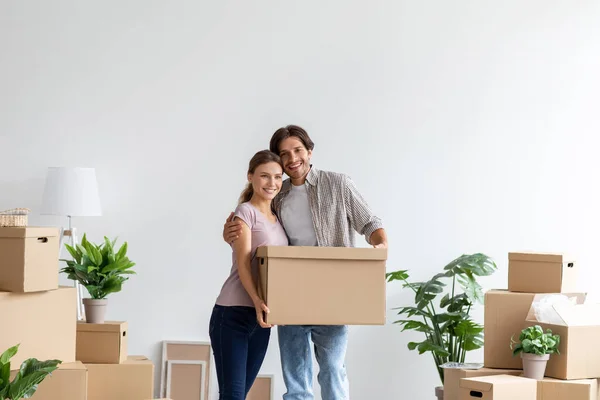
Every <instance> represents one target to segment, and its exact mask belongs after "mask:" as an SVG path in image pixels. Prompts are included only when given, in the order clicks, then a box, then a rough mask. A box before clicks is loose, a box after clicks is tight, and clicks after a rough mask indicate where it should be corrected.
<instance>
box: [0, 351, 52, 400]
mask: <svg viewBox="0 0 600 400" xmlns="http://www.w3.org/2000/svg"><path fill="white" fill-rule="evenodd" d="M18 351H19V345H18V344H17V345H16V346H13V347H11V348H9V349H8V350H6V351H5V352H4V353H2V355H0V400H20V399H28V398H30V397H31V396H33V394H34V393H35V392H36V390H37V388H38V385H39V384H40V383H42V381H43V380H44V379H45V378H46V376H48V375H52V372H53V371H54V370H55V369H56V368H58V364H60V363H61V362H62V361H60V360H46V361H39V360H37V359H35V358H29V359H27V360H25V361H23V363H22V364H21V368H20V369H19V372H17V374H16V375H15V377H14V379H13V380H12V381H11V380H10V370H11V368H10V359H11V358H13V357H14V356H15V354H17V352H18Z"/></svg>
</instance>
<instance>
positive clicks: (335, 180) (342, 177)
mask: <svg viewBox="0 0 600 400" xmlns="http://www.w3.org/2000/svg"><path fill="white" fill-rule="evenodd" d="M317 175H318V179H319V181H320V182H321V181H323V182H324V183H329V184H338V185H341V184H345V183H346V182H347V180H348V179H349V176H348V174H345V173H343V172H336V171H323V170H318V171H317Z"/></svg>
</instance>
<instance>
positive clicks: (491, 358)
mask: <svg viewBox="0 0 600 400" xmlns="http://www.w3.org/2000/svg"><path fill="white" fill-rule="evenodd" d="M534 296H535V294H533V293H513V292H508V291H506V290H489V291H487V292H486V293H485V302H484V315H483V321H484V322H483V336H484V338H485V345H484V346H483V364H484V366H485V367H488V368H507V369H521V368H522V367H523V363H522V361H521V359H520V358H519V357H513V355H512V350H511V349H510V339H511V337H512V336H513V335H514V337H515V340H516V339H518V338H519V334H520V332H521V330H522V329H523V328H524V322H525V319H526V318H527V313H528V312H529V309H530V308H531V302H532V301H533V297H534Z"/></svg>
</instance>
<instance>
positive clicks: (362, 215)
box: [344, 175, 388, 247]
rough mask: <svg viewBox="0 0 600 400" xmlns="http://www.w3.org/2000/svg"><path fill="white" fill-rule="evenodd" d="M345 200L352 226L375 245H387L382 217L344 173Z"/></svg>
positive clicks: (368, 241)
mask: <svg viewBox="0 0 600 400" xmlns="http://www.w3.org/2000/svg"><path fill="white" fill-rule="evenodd" d="M344 200H345V202H346V212H347V214H348V219H349V220H350V224H351V225H352V228H354V230H356V231H357V232H358V233H360V234H361V235H364V237H365V239H366V240H367V243H369V244H370V245H372V246H373V247H387V244H388V243H387V235H386V233H385V229H383V222H382V221H381V218H379V217H377V216H376V215H375V214H374V213H373V211H372V210H371V208H370V207H369V204H368V203H367V201H366V200H365V198H364V197H363V196H362V195H361V194H360V192H359V191H358V189H357V188H356V185H355V184H354V182H353V181H352V179H350V177H349V176H347V175H344Z"/></svg>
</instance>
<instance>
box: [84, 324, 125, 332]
mask: <svg viewBox="0 0 600 400" xmlns="http://www.w3.org/2000/svg"><path fill="white" fill-rule="evenodd" d="M77 330H78V331H79V332H115V333H123V332H125V331H126V330H127V322H125V321H104V323H103V324H92V323H87V322H85V321H78V322H77Z"/></svg>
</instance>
